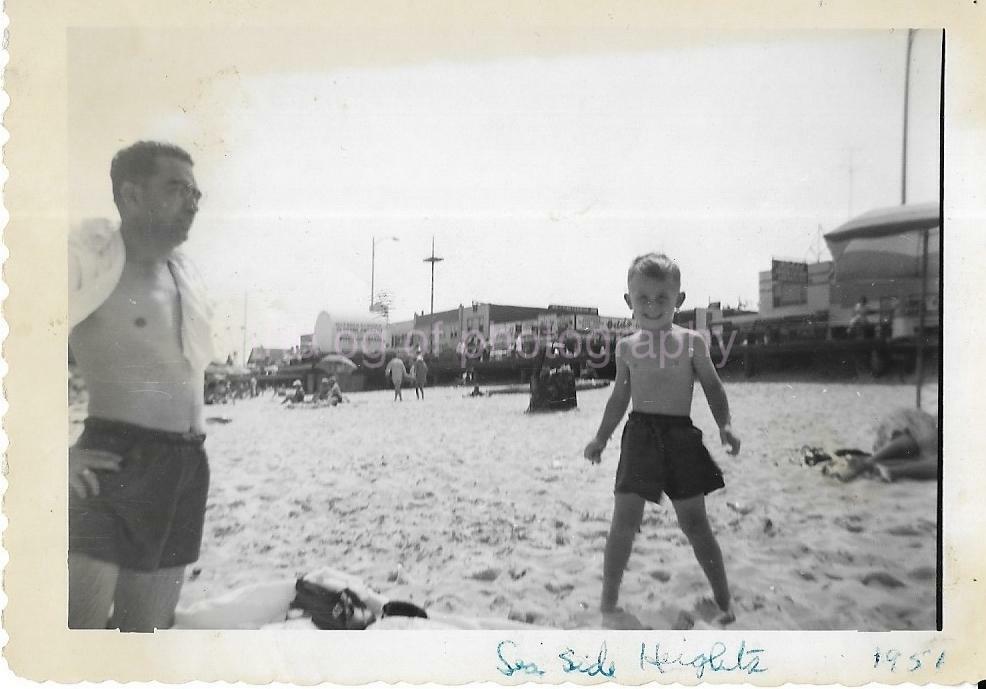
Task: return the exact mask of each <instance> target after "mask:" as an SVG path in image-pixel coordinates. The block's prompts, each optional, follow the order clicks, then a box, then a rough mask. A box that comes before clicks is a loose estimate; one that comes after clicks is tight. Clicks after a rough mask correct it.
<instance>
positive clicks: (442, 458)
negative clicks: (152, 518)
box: [70, 382, 937, 630]
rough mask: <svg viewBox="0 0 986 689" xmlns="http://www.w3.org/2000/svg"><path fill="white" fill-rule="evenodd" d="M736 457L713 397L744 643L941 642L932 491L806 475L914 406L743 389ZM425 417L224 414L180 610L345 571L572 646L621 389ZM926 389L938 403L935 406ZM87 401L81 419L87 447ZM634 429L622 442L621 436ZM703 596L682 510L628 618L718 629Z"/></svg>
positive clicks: (437, 393)
mask: <svg viewBox="0 0 986 689" xmlns="http://www.w3.org/2000/svg"><path fill="white" fill-rule="evenodd" d="M727 391H728V393H729V397H730V403H731V406H732V410H733V420H734V427H735V428H736V430H737V431H738V433H739V434H740V436H741V438H742V439H743V450H742V452H741V454H740V455H739V456H738V457H730V456H728V455H726V453H725V452H724V451H723V450H722V449H721V448H719V446H718V434H717V433H716V432H715V431H716V427H715V422H714V421H713V419H712V416H711V413H710V412H709V410H708V407H707V406H706V405H705V400H704V397H703V396H702V394H701V389H700V388H697V389H696V395H695V402H694V404H693V419H694V421H695V423H696V425H697V426H698V427H699V428H701V429H702V430H703V431H704V433H705V438H706V444H707V445H708V446H709V448H710V450H711V451H712V453H713V456H714V457H715V459H716V461H717V462H718V463H719V464H720V466H721V467H722V469H723V472H724V474H725V479H726V488H725V489H724V490H722V491H718V492H716V493H713V494H712V495H710V496H709V497H708V498H707V505H708V512H709V515H710V520H711V522H712V525H713V528H714V529H715V531H716V533H717V535H718V538H719V541H720V545H721V546H722V549H723V553H724V557H725V561H726V568H727V572H728V575H729V578H730V584H731V589H732V592H733V597H734V601H735V608H736V612H737V614H738V619H737V621H736V623H735V627H734V628H737V629H861V630H892V629H929V628H933V627H934V623H935V538H936V534H935V532H936V518H937V517H936V485H935V484H934V482H912V481H902V482H898V483H894V484H886V483H882V482H880V481H877V480H873V479H868V478H861V479H858V480H856V481H855V482H852V483H849V484H842V483H839V482H837V481H835V480H833V479H830V478H829V477H826V476H824V475H822V473H821V472H820V471H818V470H817V469H816V468H809V467H806V466H803V465H802V464H800V463H798V462H796V461H795V459H794V458H795V456H796V453H797V450H798V448H799V447H800V446H802V445H804V444H806V443H807V444H813V445H828V446H829V447H858V448H861V449H864V450H869V449H871V446H872V443H873V432H872V429H873V427H874V426H875V425H876V423H877V422H878V421H879V419H880V417H881V416H882V415H883V414H884V413H886V412H888V411H889V410H891V409H893V408H894V407H898V406H909V405H913V400H914V390H913V387H910V386H906V385H881V384H826V383H791V384H785V383H757V382H753V383H751V382H744V383H734V384H729V385H728V386H727ZM465 393H466V390H463V389H461V388H430V389H428V391H427V399H426V400H424V401H417V400H415V399H414V394H413V390H412V391H410V394H408V391H405V395H404V401H403V402H402V403H395V402H393V401H392V397H393V393H392V392H389V391H379V392H366V393H358V394H353V395H351V396H350V399H351V400H352V403H351V404H348V405H343V406H339V407H336V408H315V409H312V408H295V409H289V408H287V407H282V406H281V405H280V403H279V400H275V399H274V398H272V397H271V395H270V394H269V393H268V394H267V395H265V396H263V397H261V398H257V399H253V400H248V401H241V402H237V403H236V404H235V405H222V406H209V407H207V408H206V413H207V415H208V416H213V417H216V416H221V417H225V418H227V419H228V420H229V422H228V423H212V424H210V425H209V438H208V441H207V448H208V451H209V455H210V460H211V467H212V486H211V492H210V498H209V508H208V512H207V515H206V529H205V537H204V542H203V545H202V555H201V558H200V560H199V562H198V563H197V565H196V566H195V570H194V571H193V570H191V569H190V570H189V580H188V581H187V583H186V584H185V587H184V590H183V594H182V604H189V603H192V602H195V601H199V600H202V599H205V598H209V597H212V596H217V595H220V594H223V593H225V592H227V591H229V590H230V589H232V588H234V587H238V586H242V585H245V584H251V583H256V582H261V581H264V580H268V579H275V578H283V577H285V576H296V575H301V574H304V573H306V572H310V571H312V570H316V569H318V568H320V567H323V566H326V565H328V566H332V567H335V568H338V569H342V570H345V571H347V572H349V573H351V574H354V575H356V576H359V577H362V578H363V579H364V581H365V582H366V583H367V585H369V586H370V587H371V588H374V589H376V590H378V591H380V592H382V593H384V594H386V595H388V596H390V597H391V598H400V599H405V600H410V601H413V602H415V603H417V604H419V605H421V606H424V607H425V608H427V609H430V610H434V611H441V612H447V613H453V614H456V615H466V616H482V617H499V618H509V619H512V620H518V621H526V622H530V623H533V624H537V625H545V626H551V627H562V628H598V627H600V626H602V624H601V619H600V616H599V614H598V613H597V612H595V609H596V607H597V605H598V597H599V589H600V583H601V571H602V554H603V546H604V544H605V540H606V535H607V531H608V528H609V520H610V514H611V510H612V486H613V479H614V473H615V470H616V464H617V461H618V458H619V431H617V434H616V435H615V436H614V439H613V440H612V441H611V442H610V445H609V447H607V449H606V452H605V453H604V455H603V462H602V464H601V465H599V466H592V465H590V464H589V463H588V462H587V461H586V460H584V459H583V458H582V448H583V446H584V444H585V442H586V441H587V440H588V439H589V438H590V437H591V435H592V433H594V431H595V428H596V426H597V424H598V422H599V419H600V415H601V413H602V408H603V406H604V404H605V402H606V399H607V398H608V395H609V390H608V389H602V390H593V391H588V392H581V393H580V394H579V409H578V410H576V411H571V412H561V413H555V414H544V415H526V414H524V409H525V408H526V405H527V398H526V396H523V395H497V396H491V397H484V398H474V399H466V398H464V394H465ZM936 394H937V390H936V389H934V388H933V387H931V386H929V387H928V388H927V389H926V399H928V400H930V401H933V400H935V399H936ZM83 401H84V400H82V399H80V400H78V401H76V402H75V403H73V405H72V407H71V410H70V412H71V413H70V417H71V421H72V423H71V429H72V433H73V437H72V440H74V437H75V435H77V434H78V432H80V430H81V425H80V424H81V419H82V418H83V416H84V405H83ZM621 428H622V426H621ZM709 597H710V591H709V588H708V584H707V583H706V581H705V579H704V577H703V576H702V573H701V570H700V569H699V566H698V564H697V563H696V561H695V559H694V556H693V555H692V552H691V549H690V547H689V545H688V543H687V541H686V540H685V537H684V536H683V535H682V534H681V532H680V531H679V530H678V528H677V526H676V524H675V518H674V513H673V511H672V510H671V508H670V505H667V504H666V505H661V506H655V505H648V507H647V510H646V512H645V515H644V522H643V525H642V528H641V533H640V535H639V536H638V538H637V541H636V543H635V545H634V552H633V555H632V557H631V559H630V564H629V569H628V571H627V573H626V576H625V578H624V584H623V588H622V594H621V605H623V607H625V608H626V609H627V610H628V611H629V612H631V613H632V614H633V615H635V616H636V617H637V618H638V619H639V621H640V622H641V624H642V625H643V626H645V627H648V628H655V629H668V628H674V629H684V628H703V627H706V626H708V623H709V620H711V618H712V614H713V612H714V611H713V610H712V609H711V607H712V606H711V605H709V603H708V601H707V599H708V598H709Z"/></svg>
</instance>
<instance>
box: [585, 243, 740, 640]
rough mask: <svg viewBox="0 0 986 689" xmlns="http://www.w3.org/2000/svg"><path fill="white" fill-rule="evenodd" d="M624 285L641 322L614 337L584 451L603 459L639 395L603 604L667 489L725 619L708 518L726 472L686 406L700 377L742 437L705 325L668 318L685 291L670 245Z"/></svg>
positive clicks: (612, 602)
mask: <svg viewBox="0 0 986 689" xmlns="http://www.w3.org/2000/svg"><path fill="white" fill-rule="evenodd" d="M627 283H628V287H627V288H628V292H627V294H625V295H624V299H625V300H626V302H627V305H628V306H630V308H631V309H632V310H633V316H634V320H635V321H636V325H637V327H638V330H637V331H636V332H634V333H633V334H631V335H629V336H627V337H624V338H622V339H620V340H619V341H618V342H617V343H616V381H615V384H614V386H613V392H612V395H611V396H610V398H609V402H607V404H606V410H605V412H604V413H603V418H602V422H601V423H600V425H599V430H598V431H597V432H596V435H595V437H594V438H593V439H592V440H591V441H589V443H588V445H586V448H585V453H584V454H585V457H586V458H587V459H588V460H589V461H590V462H592V463H593V464H597V463H599V462H600V460H601V455H602V451H603V448H605V447H606V443H607V441H608V440H609V437H610V436H611V435H612V433H613V431H614V430H615V429H616V426H617V425H618V424H619V422H620V420H621V419H622V418H623V414H624V413H625V412H626V409H627V406H628V404H629V403H630V401H631V400H632V401H633V411H631V412H630V418H629V420H628V421H627V423H626V427H625V428H624V429H623V440H622V442H621V449H620V462H619V466H618V467H617V470H616V487H615V491H614V492H615V504H614V508H613V521H612V524H611V526H610V531H609V537H608V538H607V540H606V552H605V556H604V560H603V590H602V601H601V603H600V609H601V611H602V613H603V615H604V620H605V619H606V617H607V616H610V615H618V614H620V613H621V612H622V611H621V610H620V609H619V608H617V606H616V603H617V599H618V597H619V591H620V583H621V581H622V579H623V571H624V569H625V568H626V564H627V562H628V560H629V557H630V551H631V548H632V546H633V538H634V535H635V534H636V533H637V530H638V529H639V527H640V523H641V519H642V517H643V512H644V504H645V501H650V502H654V503H659V502H660V500H661V494H662V493H663V494H665V495H667V496H668V498H670V499H671V504H672V506H673V507H674V510H675V513H676V514H677V517H678V526H679V527H680V528H681V530H682V531H683V532H684V534H685V536H686V537H687V538H688V540H689V542H690V543H691V546H692V549H693V551H694V552H695V556H696V558H697V559H698V561H699V564H700V565H701V566H702V569H703V570H704V572H705V576H706V577H707V578H708V580H709V583H710V584H711V586H712V591H713V594H714V597H715V602H716V604H717V605H718V606H719V609H720V611H721V614H720V616H719V619H718V621H719V623H720V624H728V623H730V622H732V621H733V620H734V619H735V615H734V614H733V611H732V607H731V601H730V594H729V586H728V583H727V580H726V571H725V567H724V566H723V561H722V553H721V552H720V550H719V545H718V543H717V542H716V538H715V536H714V535H713V533H712V529H711V528H710V526H709V520H708V517H707V515H706V511H705V495H707V494H708V493H711V492H712V491H714V490H718V489H719V488H722V487H723V486H724V483H723V480H722V472H721V471H720V470H719V467H718V466H716V464H715V462H713V460H712V457H711V456H710V455H709V452H708V450H707V449H706V448H705V446H704V445H703V444H702V432H701V431H699V430H698V429H697V428H695V426H694V425H692V421H691V418H690V417H689V414H690V412H691V406H692V389H693V385H694V380H695V378H696V377H698V379H699V381H700V382H701V383H702V389H703V390H704V391H705V396H706V398H707V400H708V402H709V407H710V409H711V410H712V415H713V416H714V417H715V420H716V423H717V424H718V425H719V438H720V440H721V441H722V443H724V444H726V445H728V446H729V453H730V454H736V453H737V452H739V449H740V440H739V438H738V437H737V436H736V434H735V433H733V430H732V427H731V426H730V415H729V403H728V401H727V399H726V392H725V390H724V389H723V386H722V382H721V381H720V380H719V376H718V374H717V373H716V369H715V366H714V365H713V363H712V359H711V357H710V356H709V350H708V346H707V344H706V342H705V340H704V339H703V338H702V335H700V334H699V333H697V332H695V331H693V330H688V329H685V328H682V327H679V326H677V325H673V324H672V318H673V317H674V313H675V311H676V310H677V309H678V307H680V306H681V304H682V302H683V301H684V299H685V294H684V292H682V291H681V273H680V270H679V268H678V266H677V264H676V263H675V262H674V261H672V260H671V259H670V258H668V257H667V256H665V255H664V254H655V253H651V254H644V255H643V256H638V257H637V258H636V259H634V261H633V263H632V264H631V265H630V270H629V274H628V275H627Z"/></svg>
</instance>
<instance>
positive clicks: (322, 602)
mask: <svg viewBox="0 0 986 689" xmlns="http://www.w3.org/2000/svg"><path fill="white" fill-rule="evenodd" d="M294 588H295V597H294V600H292V601H291V605H290V606H289V607H290V608H291V609H295V610H296V609H300V610H301V611H302V612H303V613H304V614H305V615H307V616H310V617H311V619H312V623H313V624H314V625H315V626H316V627H318V628H319V629H346V630H360V629H366V628H367V627H368V626H370V625H371V624H372V623H373V622H374V621H375V620H376V615H374V614H373V611H372V610H370V609H369V608H368V607H367V605H366V603H364V602H363V601H362V599H360V597H359V596H358V595H356V593H354V592H353V591H352V589H349V588H344V589H342V590H340V591H332V590H330V589H328V588H326V587H324V586H321V585H320V584H316V583H314V582H311V581H306V580H305V579H304V578H302V579H298V581H297V582H296V583H295V587H294Z"/></svg>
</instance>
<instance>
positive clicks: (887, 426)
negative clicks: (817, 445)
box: [832, 409, 938, 483]
mask: <svg viewBox="0 0 986 689" xmlns="http://www.w3.org/2000/svg"><path fill="white" fill-rule="evenodd" d="M876 436H877V437H876V442H875V443H874V444H873V454H871V455H868V456H867V455H863V456H856V457H850V458H849V460H848V462H847V465H846V467H845V468H843V469H841V470H836V471H834V472H832V473H833V475H834V476H836V477H838V478H839V479H841V480H843V481H850V480H852V479H854V478H856V477H857V476H859V475H860V474H862V473H863V472H866V471H876V473H877V475H878V476H879V477H880V478H881V479H883V480H884V481H887V482H888V483H889V482H891V481H894V480H896V479H899V478H912V479H936V478H938V420H937V419H936V418H935V417H933V416H931V415H930V414H927V413H926V412H923V411H921V410H920V409H898V410H897V411H895V412H894V413H893V414H891V415H890V416H888V417H887V418H886V419H884V420H883V422H882V423H881V424H880V426H879V427H878V428H877V433H876Z"/></svg>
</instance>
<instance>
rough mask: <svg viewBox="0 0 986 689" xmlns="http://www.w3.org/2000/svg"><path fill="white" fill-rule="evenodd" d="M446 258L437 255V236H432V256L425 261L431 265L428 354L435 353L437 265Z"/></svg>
mask: <svg viewBox="0 0 986 689" xmlns="http://www.w3.org/2000/svg"><path fill="white" fill-rule="evenodd" d="M444 260H445V259H444V258H441V257H439V256H436V255H435V235H432V236H431V256H429V257H428V258H426V259H424V262H425V263H430V264H431V316H430V317H429V319H428V329H429V332H428V352H429V353H430V354H434V353H435V342H434V340H435V264H436V263H438V262H439V261H444Z"/></svg>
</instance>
